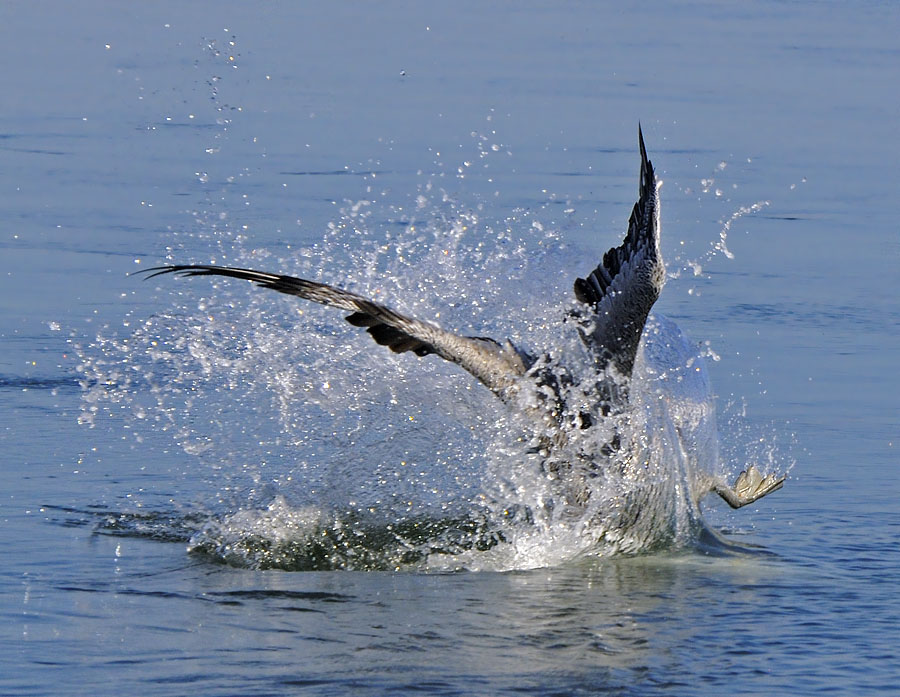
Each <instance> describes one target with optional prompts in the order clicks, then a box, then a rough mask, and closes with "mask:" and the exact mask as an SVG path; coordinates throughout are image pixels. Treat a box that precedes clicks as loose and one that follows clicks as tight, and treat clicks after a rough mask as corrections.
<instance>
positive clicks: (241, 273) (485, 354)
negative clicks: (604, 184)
mask: <svg viewBox="0 0 900 697" xmlns="http://www.w3.org/2000/svg"><path fill="white" fill-rule="evenodd" d="M144 273H147V274H149V275H148V276H147V278H153V277H154V276H160V275H162V274H168V273H172V274H177V275H179V276H228V277H230V278H240V279H244V280H247V281H253V282H254V283H256V284H258V285H260V286H262V287H263V288H271V289H272V290H277V291H278V292H279V293H286V294H287V295H296V296H298V297H300V298H305V299H306V300H312V301H313V302H316V303H319V304H321V305H328V306H330V307H336V308H338V309H340V310H348V311H349V312H350V313H351V314H350V315H348V316H347V318H346V319H347V321H348V322H350V324H352V325H354V326H356V327H365V328H366V331H368V332H369V334H371V335H372V338H373V339H375V341H376V342H378V343H379V344H381V345H383V346H387V347H389V348H390V349H391V350H392V351H394V352H395V353H404V352H406V351H412V352H413V353H415V354H416V355H417V356H427V355H428V354H430V353H434V354H437V355H438V356H440V357H441V358H443V359H444V360H447V361H451V362H452V363H456V364H457V365H459V366H461V367H462V368H463V369H465V370H467V371H468V372H469V373H471V374H472V375H474V376H475V377H476V378H478V380H480V381H481V382H482V383H484V384H485V385H486V386H487V387H489V388H490V389H491V390H492V391H493V392H494V393H496V394H497V395H498V396H499V397H501V399H505V398H508V397H509V396H510V395H509V389H510V388H511V387H512V386H513V385H514V384H515V382H516V379H517V378H518V377H519V376H521V375H523V374H524V373H525V371H526V369H527V366H526V365H525V361H524V360H523V355H522V354H520V353H519V352H518V351H517V350H516V349H515V347H513V345H512V344H511V343H509V342H508V341H507V342H506V343H505V344H500V343H498V342H496V341H494V340H493V339H488V338H483V337H468V336H460V335H458V334H454V333H452V332H448V331H445V330H444V329H441V328H440V327H437V326H435V325H433V324H430V323H428V322H422V321H420V320H417V319H413V318H412V317H407V316H406V315H402V314H400V313H399V312H395V311H393V310H391V309H390V308H388V307H385V306H384V305H382V304H380V303H377V302H375V301H373V300H369V299H368V298H364V297H363V296H361V295H357V294H356V293H351V292H349V291H346V290H341V289H340V288H335V287H333V286H329V285H325V284H324V283H316V282H315V281H307V280H304V279H302V278H295V277H293V276H283V275H279V274H272V273H265V272H263V271H253V270H251V269H239V268H234V267H228V266H210V265H202V264H201V265H176V266H159V267H155V268H152V269H147V270H146V271H144Z"/></svg>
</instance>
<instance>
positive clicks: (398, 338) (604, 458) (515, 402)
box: [139, 125, 785, 508]
mask: <svg viewBox="0 0 900 697" xmlns="http://www.w3.org/2000/svg"><path fill="white" fill-rule="evenodd" d="M638 146H639V150H640V159H641V162H640V175H639V186H638V199H637V201H636V202H635V203H634V206H633V208H632V210H631V215H630V217H629V220H628V229H627V231H626V234H625V237H624V239H623V241H622V243H621V244H620V245H619V246H616V247H613V248H611V249H609V250H608V251H607V252H606V253H605V254H603V256H602V258H601V260H600V262H599V263H598V264H597V266H596V267H595V268H594V269H593V270H591V271H590V272H589V273H587V274H586V275H585V276H584V277H578V278H576V279H575V281H574V285H573V292H574V300H575V302H574V303H573V306H574V309H572V310H571V311H569V312H568V313H567V314H566V315H565V316H563V317H561V318H560V325H561V326H562V325H563V324H564V323H567V322H574V323H575V325H576V327H577V330H578V334H579V336H580V338H581V341H582V342H583V345H584V347H585V348H586V349H587V352H588V355H589V356H590V362H591V363H592V366H591V369H592V370H593V371H594V372H595V374H596V379H595V380H592V381H588V383H589V384H590V385H591V387H590V388H589V389H587V391H586V392H585V391H584V389H583V388H580V389H581V390H582V391H581V394H580V395H579V399H578V402H579V403H578V404H577V405H571V404H568V403H567V399H568V398H569V397H570V395H571V390H568V389H567V387H571V385H572V378H571V376H570V375H569V374H568V373H567V371H566V369H565V367H564V366H559V365H556V364H552V363H551V361H549V360H548V359H547V356H548V355H549V354H548V353H547V352H546V351H545V352H543V353H541V352H538V353H533V352H531V351H528V350H525V349H522V348H520V347H517V346H516V345H514V344H513V343H512V342H511V341H509V340H503V341H498V340H496V339H493V338H490V337H485V336H465V335H462V334H459V333H456V332H453V331H449V330H447V329H444V328H442V327H440V326H438V325H437V324H435V323H433V322H430V321H424V320H421V319H418V318H415V317H411V316H409V315H407V314H404V313H401V312H397V311H396V310H393V309H391V308H390V307H389V306H388V305H386V304H383V303H381V302H377V301H375V300H372V299H370V298H367V297H365V296H363V295H359V294H357V293H354V292H351V291H348V290H344V289H342V288H339V287H336V286H333V285H328V284H325V283H320V282H316V281H310V280H306V279H302V278H297V277H294V276H289V275H284V274H279V273H270V272H266V271H257V270H253V269H246V268H238V267H231V266H217V265H211V264H173V265H167V266H155V267H152V268H148V269H145V270H143V271H141V272H139V273H142V274H144V276H145V278H147V279H150V278H155V277H158V276H162V275H166V274H172V275H175V276H181V277H194V276H222V277H227V278H234V279H241V280H246V281H251V282H253V283H254V284H256V285H257V286H260V287H262V288H268V289H270V290H274V291H277V292H279V293H284V294H287V295H293V296H296V297H299V298H303V299H305V300H309V301H312V302H315V303H319V304H321V305H326V306H329V307H333V308H336V309H338V310H343V311H344V312H345V313H348V314H346V315H345V319H346V321H347V322H349V323H350V324H351V325H353V326H355V327H359V328H361V329H364V330H365V331H366V332H368V334H369V335H370V336H371V338H372V339H374V341H375V342H376V343H377V344H380V345H381V346H385V347H387V348H388V349H389V350H390V351H393V352H394V353H398V354H403V353H412V354H414V355H415V356H418V357H419V358H424V357H426V356H430V355H435V356H438V357H439V358H441V359H443V360H445V361H449V362H450V363H454V364H456V365H458V366H459V367H460V368H462V369H463V370H465V371H466V372H468V373H470V374H471V375H472V376H473V377H474V378H475V379H477V380H478V381H479V382H481V383H482V384H483V385H484V386H485V387H486V388H487V389H489V390H490V391H491V392H492V393H493V394H494V395H496V396H497V398H499V400H500V401H501V402H503V403H505V404H506V405H508V406H509V407H510V408H511V409H515V410H518V411H521V412H524V413H525V415H526V416H527V417H528V418H530V419H532V420H533V421H534V422H535V423H536V424H537V425H538V426H539V428H538V429H536V430H537V431H538V432H539V433H540V435H538V436H537V437H536V439H535V446H534V447H535V448H536V449H537V450H538V451H539V452H540V453H541V454H542V455H543V456H544V457H545V461H544V464H543V470H544V472H545V473H546V474H547V475H548V476H549V477H550V478H551V479H554V480H563V481H564V482H566V483H567V484H568V489H567V492H568V493H567V500H568V501H569V503H571V504H573V505H581V506H584V505H585V504H586V503H587V501H589V499H590V493H591V492H590V484H589V481H588V480H589V477H586V476H585V467H584V466H583V465H584V463H579V466H578V467H576V466H575V464H574V463H573V462H572V461H571V460H572V459H579V458H583V457H584V456H583V455H575V456H573V455H572V454H571V453H567V452H566V447H565V446H566V444H567V443H568V442H569V441H570V436H571V435H572V432H573V430H584V429H590V428H592V427H593V426H595V425H596V422H597V421H598V420H604V419H607V420H614V419H615V417H616V416H617V415H620V414H622V413H623V412H624V411H626V410H627V408H628V403H629V384H630V381H631V378H632V374H633V371H634V367H635V360H636V357H637V355H638V349H639V346H640V344H641V338H642V336H643V334H644V329H645V327H646V326H647V323H648V317H649V316H650V312H651V309H652V307H653V305H654V303H655V302H656V301H657V299H658V298H659V296H660V293H661V291H662V289H663V286H664V284H665V281H666V269H665V264H664V261H663V256H662V252H661V249H660V196H659V188H660V184H661V182H660V181H659V179H658V178H657V176H656V172H655V170H654V167H653V163H652V162H651V161H650V159H649V157H648V156H647V150H646V146H645V144H644V135H643V132H642V130H641V127H640V125H638ZM524 392H528V393H529V394H531V395H538V398H537V399H523V398H522V395H523V393H524ZM585 403H587V404H589V407H588V408H583V404H585ZM613 431H615V429H613ZM622 447H623V446H622V443H621V441H620V438H619V436H618V434H617V433H614V434H613V435H612V436H611V437H610V438H609V439H608V442H607V443H606V444H605V445H604V446H603V447H602V448H600V449H599V452H598V453H594V454H592V455H590V457H591V458H593V461H592V462H590V463H588V466H587V470H591V469H593V470H595V471H596V470H598V469H602V467H603V466H604V464H606V462H608V460H609V458H610V456H611V455H612V454H613V453H616V452H618V451H619V450H620V449H621V448H622ZM567 458H568V460H567ZM567 480H568V481H567ZM700 481H701V482H702V484H701V487H700V490H699V493H698V495H697V500H698V501H699V499H701V498H703V497H704V496H706V495H707V494H710V493H715V494H717V495H718V496H720V497H721V498H722V499H723V500H724V501H725V502H726V503H727V504H728V505H729V506H731V507H732V508H741V507H743V506H746V505H747V504H750V503H753V502H754V501H757V500H758V499H760V498H762V497H763V496H766V495H767V494H770V493H772V492H773V491H776V490H778V489H780V488H781V487H782V486H783V484H784V481H785V476H777V475H776V474H768V475H763V474H762V473H761V472H760V471H759V469H758V468H757V467H756V466H754V465H750V466H748V467H747V468H746V469H745V470H743V471H742V472H741V473H740V474H739V475H738V477H737V478H736V480H735V482H734V483H733V484H732V485H728V484H727V483H726V482H725V481H724V480H723V479H722V478H721V477H719V476H714V475H712V474H706V475H705V476H702V477H700Z"/></svg>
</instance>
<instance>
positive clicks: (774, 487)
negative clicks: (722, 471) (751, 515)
mask: <svg viewBox="0 0 900 697" xmlns="http://www.w3.org/2000/svg"><path fill="white" fill-rule="evenodd" d="M784 479H785V478H784V476H782V477H778V476H776V475H774V474H769V475H767V476H763V475H762V473H761V472H760V471H759V470H758V469H756V467H754V466H753V465H750V466H749V467H748V468H747V469H745V470H744V471H743V472H741V473H740V474H739V475H738V478H737V479H736V480H735V482H734V485H733V486H730V487H729V486H727V485H725V484H721V483H718V484H716V485H715V486H714V487H713V491H715V492H716V493H717V494H718V495H719V496H721V497H722V498H723V499H725V501H726V503H728V505H729V506H731V507H732V508H740V507H741V506H746V505H747V504H748V503H753V502H754V501H756V500H758V499H761V498H762V497H763V496H765V495H766V494H771V493H772V492H773V491H778V490H779V489H780V488H781V487H782V486H783V485H784Z"/></svg>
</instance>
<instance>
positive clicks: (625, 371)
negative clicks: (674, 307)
mask: <svg viewBox="0 0 900 697" xmlns="http://www.w3.org/2000/svg"><path fill="white" fill-rule="evenodd" d="M638 140H639V142H640V148H641V181H640V194H639V196H638V200H637V202H636V203H635V204H634V208H633V209H632V211H631V218H630V219H629V221H628V233H627V234H626V235H625V240H624V242H622V244H621V246H619V247H613V248H612V249H610V250H609V251H608V252H606V254H604V255H603V260H602V261H601V262H600V264H599V265H598V266H597V268H596V269H594V270H593V271H592V272H591V273H590V274H589V275H588V277H587V278H579V279H577V280H576V281H575V297H576V298H578V300H580V301H581V302H582V303H584V304H585V305H587V306H588V307H589V308H590V313H587V312H585V313H583V314H581V315H580V319H581V320H582V326H583V329H582V337H583V338H584V341H585V343H586V344H587V345H588V347H589V348H590V349H591V350H592V351H593V352H594V356H595V358H596V361H597V363H598V365H599V366H600V367H601V368H604V367H606V366H607V365H608V364H609V363H610V362H612V364H613V365H614V366H615V368H616V369H617V370H618V372H619V373H620V374H621V375H623V376H625V377H628V376H630V375H631V370H632V368H633V367H634V359H635V355H636V354H637V349H638V344H639V343H640V340H641V333H642V332H643V330H644V324H645V323H646V321H647V315H648V314H649V313H650V308H651V307H653V303H655V302H656V299H657V298H658V297H659V293H660V291H661V290H662V287H663V284H664V283H665V279H666V270H665V266H664V265H663V260H662V254H661V253H660V249H659V193H658V184H657V180H656V175H655V173H654V171H653V164H652V163H651V162H650V160H649V159H647V150H646V149H645V148H644V135H643V133H641V128H640V126H638Z"/></svg>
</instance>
